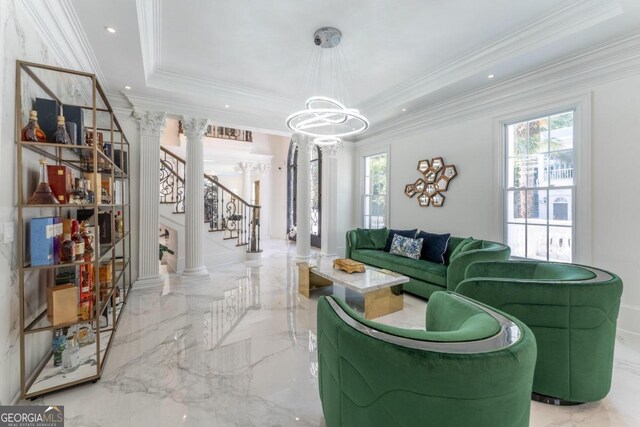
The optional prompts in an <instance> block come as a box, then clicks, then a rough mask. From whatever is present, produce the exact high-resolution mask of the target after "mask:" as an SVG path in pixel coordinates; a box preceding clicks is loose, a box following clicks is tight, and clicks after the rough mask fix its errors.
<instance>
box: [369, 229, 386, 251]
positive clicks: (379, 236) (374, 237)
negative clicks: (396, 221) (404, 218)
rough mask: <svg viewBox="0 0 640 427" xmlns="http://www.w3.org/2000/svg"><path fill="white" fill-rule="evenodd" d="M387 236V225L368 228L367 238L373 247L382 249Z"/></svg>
mask: <svg viewBox="0 0 640 427" xmlns="http://www.w3.org/2000/svg"><path fill="white" fill-rule="evenodd" d="M387 237H389V230H388V229H387V227H385V228H378V229H372V230H369V238H370V239H371V241H372V242H373V246H375V249H383V248H384V246H385V245H386V244H387Z"/></svg>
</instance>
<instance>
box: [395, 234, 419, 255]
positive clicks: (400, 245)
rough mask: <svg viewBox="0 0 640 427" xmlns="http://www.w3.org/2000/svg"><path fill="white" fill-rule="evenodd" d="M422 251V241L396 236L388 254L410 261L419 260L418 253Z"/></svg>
mask: <svg viewBox="0 0 640 427" xmlns="http://www.w3.org/2000/svg"><path fill="white" fill-rule="evenodd" d="M421 250H422V239H411V238H409V237H402V236H401V235H400V234H396V235H395V236H394V237H393V242H391V250H390V251H389V252H390V253H392V254H394V255H400V256H403V257H407V258H411V259H420V251H421Z"/></svg>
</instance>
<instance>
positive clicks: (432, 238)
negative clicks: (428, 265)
mask: <svg viewBox="0 0 640 427" xmlns="http://www.w3.org/2000/svg"><path fill="white" fill-rule="evenodd" d="M416 238H418V239H420V238H421V239H422V252H421V253H420V259H423V260H425V261H431V262H435V263H438V264H444V254H445V253H446V252H447V247H448V246H449V239H450V238H451V234H449V233H446V234H434V233H427V232H426V231H421V232H419V233H418V234H417V235H416Z"/></svg>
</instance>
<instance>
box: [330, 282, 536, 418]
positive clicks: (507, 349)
mask: <svg viewBox="0 0 640 427" xmlns="http://www.w3.org/2000/svg"><path fill="white" fill-rule="evenodd" d="M535 359H536V343H535V338H534V337H533V334H532V332H531V331H530V330H529V329H528V328H527V327H526V326H525V325H524V324H523V323H521V322H520V321H518V320H516V319H515V318H512V317H509V316H508V315H504V314H503V313H500V312H498V311H496V310H493V309H491V308H489V307H487V306H485V305H482V304H480V303H477V302H475V301H472V300H471V299H468V298H466V297H463V296H461V295H457V294H455V293H453V292H443V291H439V292H435V293H434V294H433V295H432V296H431V299H430V300H429V304H428V309H427V319H426V330H415V329H400V328H395V327H391V326H388V325H383V324H379V323H376V322H373V321H370V320H365V319H364V318H363V317H362V316H360V315H359V314H357V313H355V312H354V311H353V310H352V309H351V308H349V307H348V306H347V305H346V303H345V302H344V301H343V300H341V299H338V298H334V297H321V298H320V300H319V302H318V362H319V385H320V398H321V401H322V409H323V412H324V416H325V422H326V425H327V427H354V426H367V427H378V426H379V427H391V426H425V425H433V426H441V427H452V426H456V427H457V426H469V425H473V426H474V427H501V426H504V427H507V426H508V427H519V426H528V425H529V411H530V406H531V400H530V396H531V386H532V380H533V370H534V366H535Z"/></svg>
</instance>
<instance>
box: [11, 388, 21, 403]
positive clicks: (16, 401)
mask: <svg viewBox="0 0 640 427" xmlns="http://www.w3.org/2000/svg"><path fill="white" fill-rule="evenodd" d="M19 400H20V390H18V391H17V392H16V395H15V396H13V399H11V403H10V405H12V406H15V405H17V404H18V401H19Z"/></svg>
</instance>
